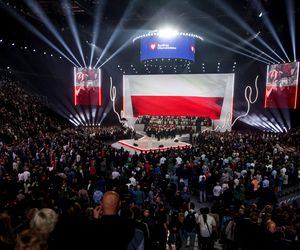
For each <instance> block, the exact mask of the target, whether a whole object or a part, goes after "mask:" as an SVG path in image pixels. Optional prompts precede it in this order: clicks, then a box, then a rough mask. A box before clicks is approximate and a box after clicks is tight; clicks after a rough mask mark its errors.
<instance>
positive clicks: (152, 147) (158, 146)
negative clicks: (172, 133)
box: [111, 135, 192, 154]
mask: <svg viewBox="0 0 300 250" xmlns="http://www.w3.org/2000/svg"><path fill="white" fill-rule="evenodd" d="M182 139H183V138H172V139H171V138H170V139H161V140H159V141H158V140H157V138H154V137H148V136H146V135H145V136H143V137H142V138H140V139H138V140H135V139H127V140H120V141H118V142H115V143H113V144H112V145H111V146H112V147H113V148H116V149H121V148H124V149H125V150H127V151H129V152H130V153H132V154H134V153H135V152H137V153H141V152H145V153H146V152H150V151H157V150H160V151H164V150H168V149H171V148H176V149H181V148H187V147H191V146H192V145H191V144H189V143H186V142H183V141H181V140H182Z"/></svg>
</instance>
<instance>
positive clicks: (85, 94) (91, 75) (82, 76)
mask: <svg viewBox="0 0 300 250" xmlns="http://www.w3.org/2000/svg"><path fill="white" fill-rule="evenodd" d="M74 104H75V106H76V105H84V106H101V71H100V69H88V68H74Z"/></svg>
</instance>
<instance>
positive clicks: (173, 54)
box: [140, 36, 195, 61]
mask: <svg viewBox="0 0 300 250" xmlns="http://www.w3.org/2000/svg"><path fill="white" fill-rule="evenodd" d="M140 53H141V61H145V60H150V59H161V58H166V59H168V58H178V59H185V60H190V61H195V38H193V37H189V36H176V37H172V38H169V37H159V36H151V37H144V38H141V49H140Z"/></svg>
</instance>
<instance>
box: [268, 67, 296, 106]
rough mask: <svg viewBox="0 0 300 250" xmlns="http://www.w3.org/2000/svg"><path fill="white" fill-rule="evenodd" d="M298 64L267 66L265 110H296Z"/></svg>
mask: <svg viewBox="0 0 300 250" xmlns="http://www.w3.org/2000/svg"><path fill="white" fill-rule="evenodd" d="M298 77H299V62H291V63H284V64H274V65H269V66H268V72H267V82H266V93H265V108H290V109H296V108H297V93H298Z"/></svg>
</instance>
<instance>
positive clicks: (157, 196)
mask: <svg viewBox="0 0 300 250" xmlns="http://www.w3.org/2000/svg"><path fill="white" fill-rule="evenodd" d="M299 135H300V130H299V129H292V130H290V131H288V132H286V133H282V134H274V133H267V132H245V131H240V132H238V131H233V132H226V133H218V132H205V133H199V135H198V137H197V138H196V140H195V142H194V144H193V146H192V147H191V148H185V149H182V150H179V149H171V150H168V151H150V152H148V153H135V154H130V153H129V152H128V151H126V150H124V149H115V148H112V147H111V145H110V142H112V141H114V140H117V139H120V138H130V137H132V131H131V130H130V129H125V128H122V127H119V126H115V127H100V128H73V127H72V126H70V125H69V124H68V123H67V122H66V121H63V120H62V119H59V117H57V116H56V115H55V114H54V113H52V112H50V111H49V110H47V108H46V107H45V106H44V105H43V104H42V103H41V102H40V100H39V98H38V97H36V96H32V95H30V94H28V93H26V92H25V91H24V90H22V89H21V88H20V87H19V86H18V84H17V83H16V82H15V81H12V80H10V79H6V78H4V79H1V80H0V249H4V250H6V249H98V248H99V249H166V247H169V248H170V249H171V247H174V246H175V247H176V249H194V244H195V241H197V244H196V245H197V246H198V247H199V249H202V250H205V249H213V245H214V242H215V241H216V240H218V241H219V242H220V243H222V245H223V248H224V249H228V250H231V249H232V250H235V249H242V250H244V249H245V250H256V249H264V250H266V249H274V250H276V249H299V248H300V245H299V239H300V238H299V237H300V210H299V206H298V204H297V202H294V203H292V204H290V203H282V204H280V205H279V203H278V200H277V194H280V193H282V192H284V191H285V190H287V189H288V188H289V187H291V186H297V185H299V183H300V162H299V161H300V158H299V156H300V154H299V151H300V148H299V146H300V136H299ZM195 197H196V198H195ZM208 201H209V204H212V205H211V207H207V204H208V203H207V202H208ZM196 203H198V204H196ZM196 205H197V206H196ZM198 205H199V206H200V207H201V209H200V210H199V211H198V209H196V207H198Z"/></svg>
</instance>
